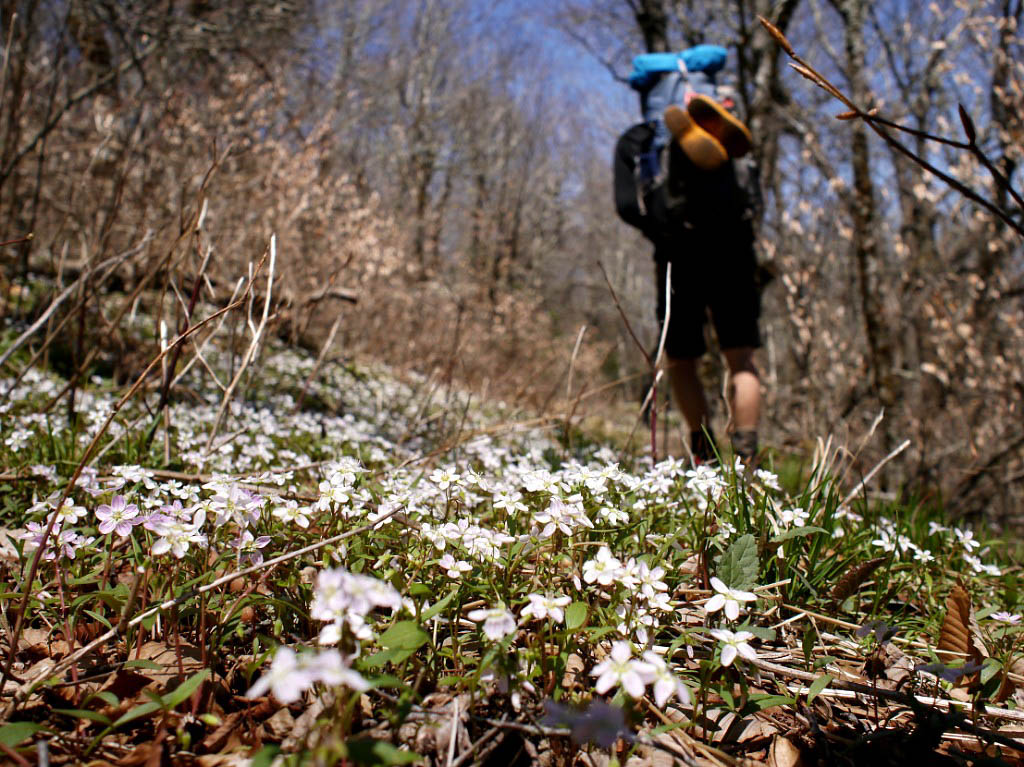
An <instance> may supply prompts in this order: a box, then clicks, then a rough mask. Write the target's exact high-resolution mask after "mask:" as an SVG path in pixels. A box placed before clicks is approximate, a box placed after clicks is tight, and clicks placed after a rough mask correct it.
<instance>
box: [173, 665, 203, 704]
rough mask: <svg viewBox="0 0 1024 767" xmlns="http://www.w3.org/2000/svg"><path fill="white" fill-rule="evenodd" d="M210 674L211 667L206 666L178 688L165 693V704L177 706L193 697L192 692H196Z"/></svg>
mask: <svg viewBox="0 0 1024 767" xmlns="http://www.w3.org/2000/svg"><path fill="white" fill-rule="evenodd" d="M209 676H210V669H208V668H204V669H203V670H202V671H200V672H199V673H198V674H193V675H192V676H190V677H189V678H188V679H186V680H185V681H184V682H182V683H181V684H180V685H178V686H177V687H176V688H174V689H173V690H171V692H169V693H167V694H166V695H164V696H163V698H162V700H163V704H164V705H165V706H166V707H167V708H175V707H176V706H178V705H179V704H181V703H184V702H185V701H186V700H188V699H189V698H191V697H192V693H194V692H195V691H196V690H197V689H198V688H199V685H201V684H202V683H203V682H204V681H205V680H206V678H207V677H209Z"/></svg>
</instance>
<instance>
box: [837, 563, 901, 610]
mask: <svg viewBox="0 0 1024 767" xmlns="http://www.w3.org/2000/svg"><path fill="white" fill-rule="evenodd" d="M887 559H888V557H876V558H875V559H869V560H868V561H867V562H861V563H860V564H859V565H857V566H856V567H853V568H851V569H850V570H847V571H846V574H845V575H844V576H843V577H842V578H840V579H839V582H838V583H837V584H836V585H835V587H833V589H832V598H833V599H834V600H836V601H837V602H842V601H843V600H845V599H846V598H847V597H851V596H853V594H854V593H855V592H856V591H857V589H859V588H860V587H861V586H862V585H863V584H864V581H866V580H867V579H868V577H870V575H871V574H872V573H873V572H874V571H875V570H877V569H878V568H879V566H880V565H881V564H882V563H883V562H885V561H886V560H887Z"/></svg>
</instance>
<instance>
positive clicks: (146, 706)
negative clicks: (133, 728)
mask: <svg viewBox="0 0 1024 767" xmlns="http://www.w3.org/2000/svg"><path fill="white" fill-rule="evenodd" d="M159 710H160V704H159V703H157V702H156V701H152V700H151V701H150V702H149V703H143V704H141V705H139V706H136V707H135V708H133V709H132V710H131V711H129V712H128V713H126V714H125V715H124V716H122V717H121V718H120V719H118V720H117V721H116V722H114V724H112V725H111V726H112V727H114V728H117V727H120V726H121V725H122V724H128V722H131V721H134V720H135V719H141V718H142V717H144V716H149V715H150V714H152V713H154V712H155V711H159Z"/></svg>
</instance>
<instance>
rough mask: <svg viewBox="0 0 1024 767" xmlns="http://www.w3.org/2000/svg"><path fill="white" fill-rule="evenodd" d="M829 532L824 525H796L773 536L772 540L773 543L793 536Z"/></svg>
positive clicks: (798, 536)
mask: <svg viewBox="0 0 1024 767" xmlns="http://www.w3.org/2000/svg"><path fill="white" fill-rule="evenodd" d="M827 532H828V530H826V529H825V528H823V527H814V526H813V525H809V526H808V527H794V528H791V529H789V530H786V532H784V533H779V534H778V535H776V536H775V537H774V538H772V539H771V541H770V542H771V543H782V542H783V541H788V540H789V539H791V538H800V537H803V536H805V535H815V534H816V533H827Z"/></svg>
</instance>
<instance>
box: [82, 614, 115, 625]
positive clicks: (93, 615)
mask: <svg viewBox="0 0 1024 767" xmlns="http://www.w3.org/2000/svg"><path fill="white" fill-rule="evenodd" d="M85 613H86V614H87V615H90V616H92V617H93V618H95V619H96V620H97V621H99V622H100V623H102V624H103V625H104V626H106V627H107V628H108V629H112V628H114V627H113V626H111V625H110V621H108V620H107V619H106V618H104V617H103V616H102V615H100V614H99V613H98V612H96V611H95V610H86V611H85Z"/></svg>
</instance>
